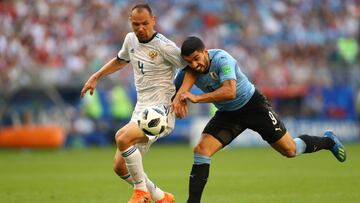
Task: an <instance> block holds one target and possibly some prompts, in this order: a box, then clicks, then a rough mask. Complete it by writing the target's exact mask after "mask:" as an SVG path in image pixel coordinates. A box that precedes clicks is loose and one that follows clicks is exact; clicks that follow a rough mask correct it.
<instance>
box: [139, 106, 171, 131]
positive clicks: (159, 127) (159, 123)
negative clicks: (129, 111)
mask: <svg viewBox="0 0 360 203" xmlns="http://www.w3.org/2000/svg"><path fill="white" fill-rule="evenodd" d="M138 125H139V127H140V129H141V130H142V131H143V132H144V133H145V134H146V135H150V136H157V135H159V134H161V133H162V132H164V130H165V128H166V126H167V116H166V113H165V111H164V109H163V108H161V107H159V106H150V107H146V108H145V109H144V110H143V111H142V112H141V114H140V119H139V120H138Z"/></svg>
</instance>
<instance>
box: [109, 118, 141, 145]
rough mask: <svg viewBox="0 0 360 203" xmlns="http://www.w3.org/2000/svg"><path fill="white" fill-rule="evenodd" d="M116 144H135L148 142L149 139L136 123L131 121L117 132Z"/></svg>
mask: <svg viewBox="0 0 360 203" xmlns="http://www.w3.org/2000/svg"><path fill="white" fill-rule="evenodd" d="M115 139H116V143H118V142H130V143H133V144H136V143H140V142H147V141H148V138H147V137H146V136H145V134H144V132H143V131H142V130H141V129H140V128H139V126H138V125H137V123H136V122H134V121H130V122H129V123H127V124H126V125H125V126H124V127H122V128H120V129H119V130H118V131H117V132H116V136H115Z"/></svg>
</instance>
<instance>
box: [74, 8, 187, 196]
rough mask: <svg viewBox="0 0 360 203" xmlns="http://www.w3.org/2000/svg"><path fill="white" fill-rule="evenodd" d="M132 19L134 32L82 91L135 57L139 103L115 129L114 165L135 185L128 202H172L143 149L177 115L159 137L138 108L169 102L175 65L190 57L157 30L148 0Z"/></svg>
mask: <svg viewBox="0 0 360 203" xmlns="http://www.w3.org/2000/svg"><path fill="white" fill-rule="evenodd" d="M129 20H130V23H131V26H132V29H133V32H130V33H128V34H127V35H126V37H125V40H124V43H123V45H122V48H121V50H120V51H119V53H118V55H117V57H114V58H113V59H111V60H110V61H109V62H108V63H106V64H105V65H104V66H103V67H102V68H101V69H100V70H99V71H97V72H96V73H94V74H93V75H92V76H91V77H90V78H89V80H88V81H87V82H86V83H85V85H84V87H83V89H82V91H81V97H83V96H84V94H85V93H86V92H87V91H89V90H90V94H92V93H93V92H94V90H95V88H96V85H97V82H98V81H99V80H100V79H101V78H103V77H104V76H106V75H109V74H111V73H114V72H116V71H118V70H120V69H122V68H124V67H125V66H126V65H127V64H128V63H131V65H132V67H133V69H134V75H135V77H134V78H135V86H136V91H137V103H136V106H135V109H134V112H133V115H132V117H131V120H130V121H129V123H127V124H126V125H125V126H124V127H122V128H121V129H120V130H118V131H117V133H116V135H115V140H116V146H117V149H116V153H115V162H114V171H115V173H116V174H118V175H119V176H120V177H121V178H123V179H124V180H125V181H127V182H128V183H130V184H131V185H133V186H134V193H133V195H132V197H131V199H130V200H129V203H148V202H151V199H152V200H153V201H154V202H155V203H171V202H174V201H175V198H174V196H173V195H172V194H170V193H167V192H163V191H162V190H161V189H160V188H159V187H157V186H156V185H155V184H154V183H152V182H151V181H150V180H149V178H148V177H147V176H146V175H145V173H144V169H143V164H142V155H143V154H144V153H145V152H147V150H148V149H149V147H150V145H151V144H152V143H153V142H154V141H155V140H156V139H157V138H158V137H162V136H165V135H167V134H169V133H170V132H171V131H172V129H173V128H174V124H175V115H174V114H173V113H169V115H168V120H169V125H168V127H167V129H166V130H165V132H164V133H162V134H161V135H159V136H157V137H155V138H154V136H152V137H151V138H150V137H148V136H147V135H145V134H144V133H143V131H142V130H141V129H140V128H139V127H138V125H137V122H136V121H137V119H138V118H139V113H140V111H141V110H142V109H143V108H144V107H146V106H151V105H161V106H164V107H165V108H167V107H169V106H170V105H171V98H172V97H173V96H174V95H175V86H174V84H173V80H174V76H175V71H176V68H183V67H185V66H186V63H185V62H184V61H183V59H182V58H181V54H180V49H179V48H178V47H177V46H176V45H175V43H173V42H172V41H170V40H168V39H167V38H166V37H164V36H163V35H161V34H160V33H157V32H156V31H155V30H154V26H155V20H156V19H155V16H153V14H152V11H151V8H150V7H149V5H147V4H138V5H135V6H134V7H133V8H132V10H131V13H130V17H129ZM119 105H121V104H119ZM167 112H168V111H167ZM150 198H151V199H150Z"/></svg>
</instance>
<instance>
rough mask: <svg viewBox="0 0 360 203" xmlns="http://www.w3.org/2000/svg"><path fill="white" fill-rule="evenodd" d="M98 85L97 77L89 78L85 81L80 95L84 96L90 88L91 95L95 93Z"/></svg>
mask: <svg viewBox="0 0 360 203" xmlns="http://www.w3.org/2000/svg"><path fill="white" fill-rule="evenodd" d="M96 85H97V80H96V78H95V77H90V78H89V80H88V81H87V82H86V83H85V85H84V87H83V88H82V90H81V93H80V97H84V95H85V94H86V92H87V91H88V90H90V95H93V93H94V90H95V88H96Z"/></svg>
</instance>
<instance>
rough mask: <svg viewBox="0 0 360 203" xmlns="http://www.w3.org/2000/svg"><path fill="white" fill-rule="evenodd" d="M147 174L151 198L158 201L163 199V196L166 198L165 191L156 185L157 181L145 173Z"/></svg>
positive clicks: (146, 179)
mask: <svg viewBox="0 0 360 203" xmlns="http://www.w3.org/2000/svg"><path fill="white" fill-rule="evenodd" d="M144 175H145V182H146V187H147V189H148V191H149V192H150V195H151V199H152V200H153V201H154V202H156V201H159V200H161V199H162V198H164V191H162V190H161V189H160V188H159V187H157V186H156V184H155V183H153V182H152V181H151V180H150V179H149V178H148V177H147V175H146V174H145V173H144Z"/></svg>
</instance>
